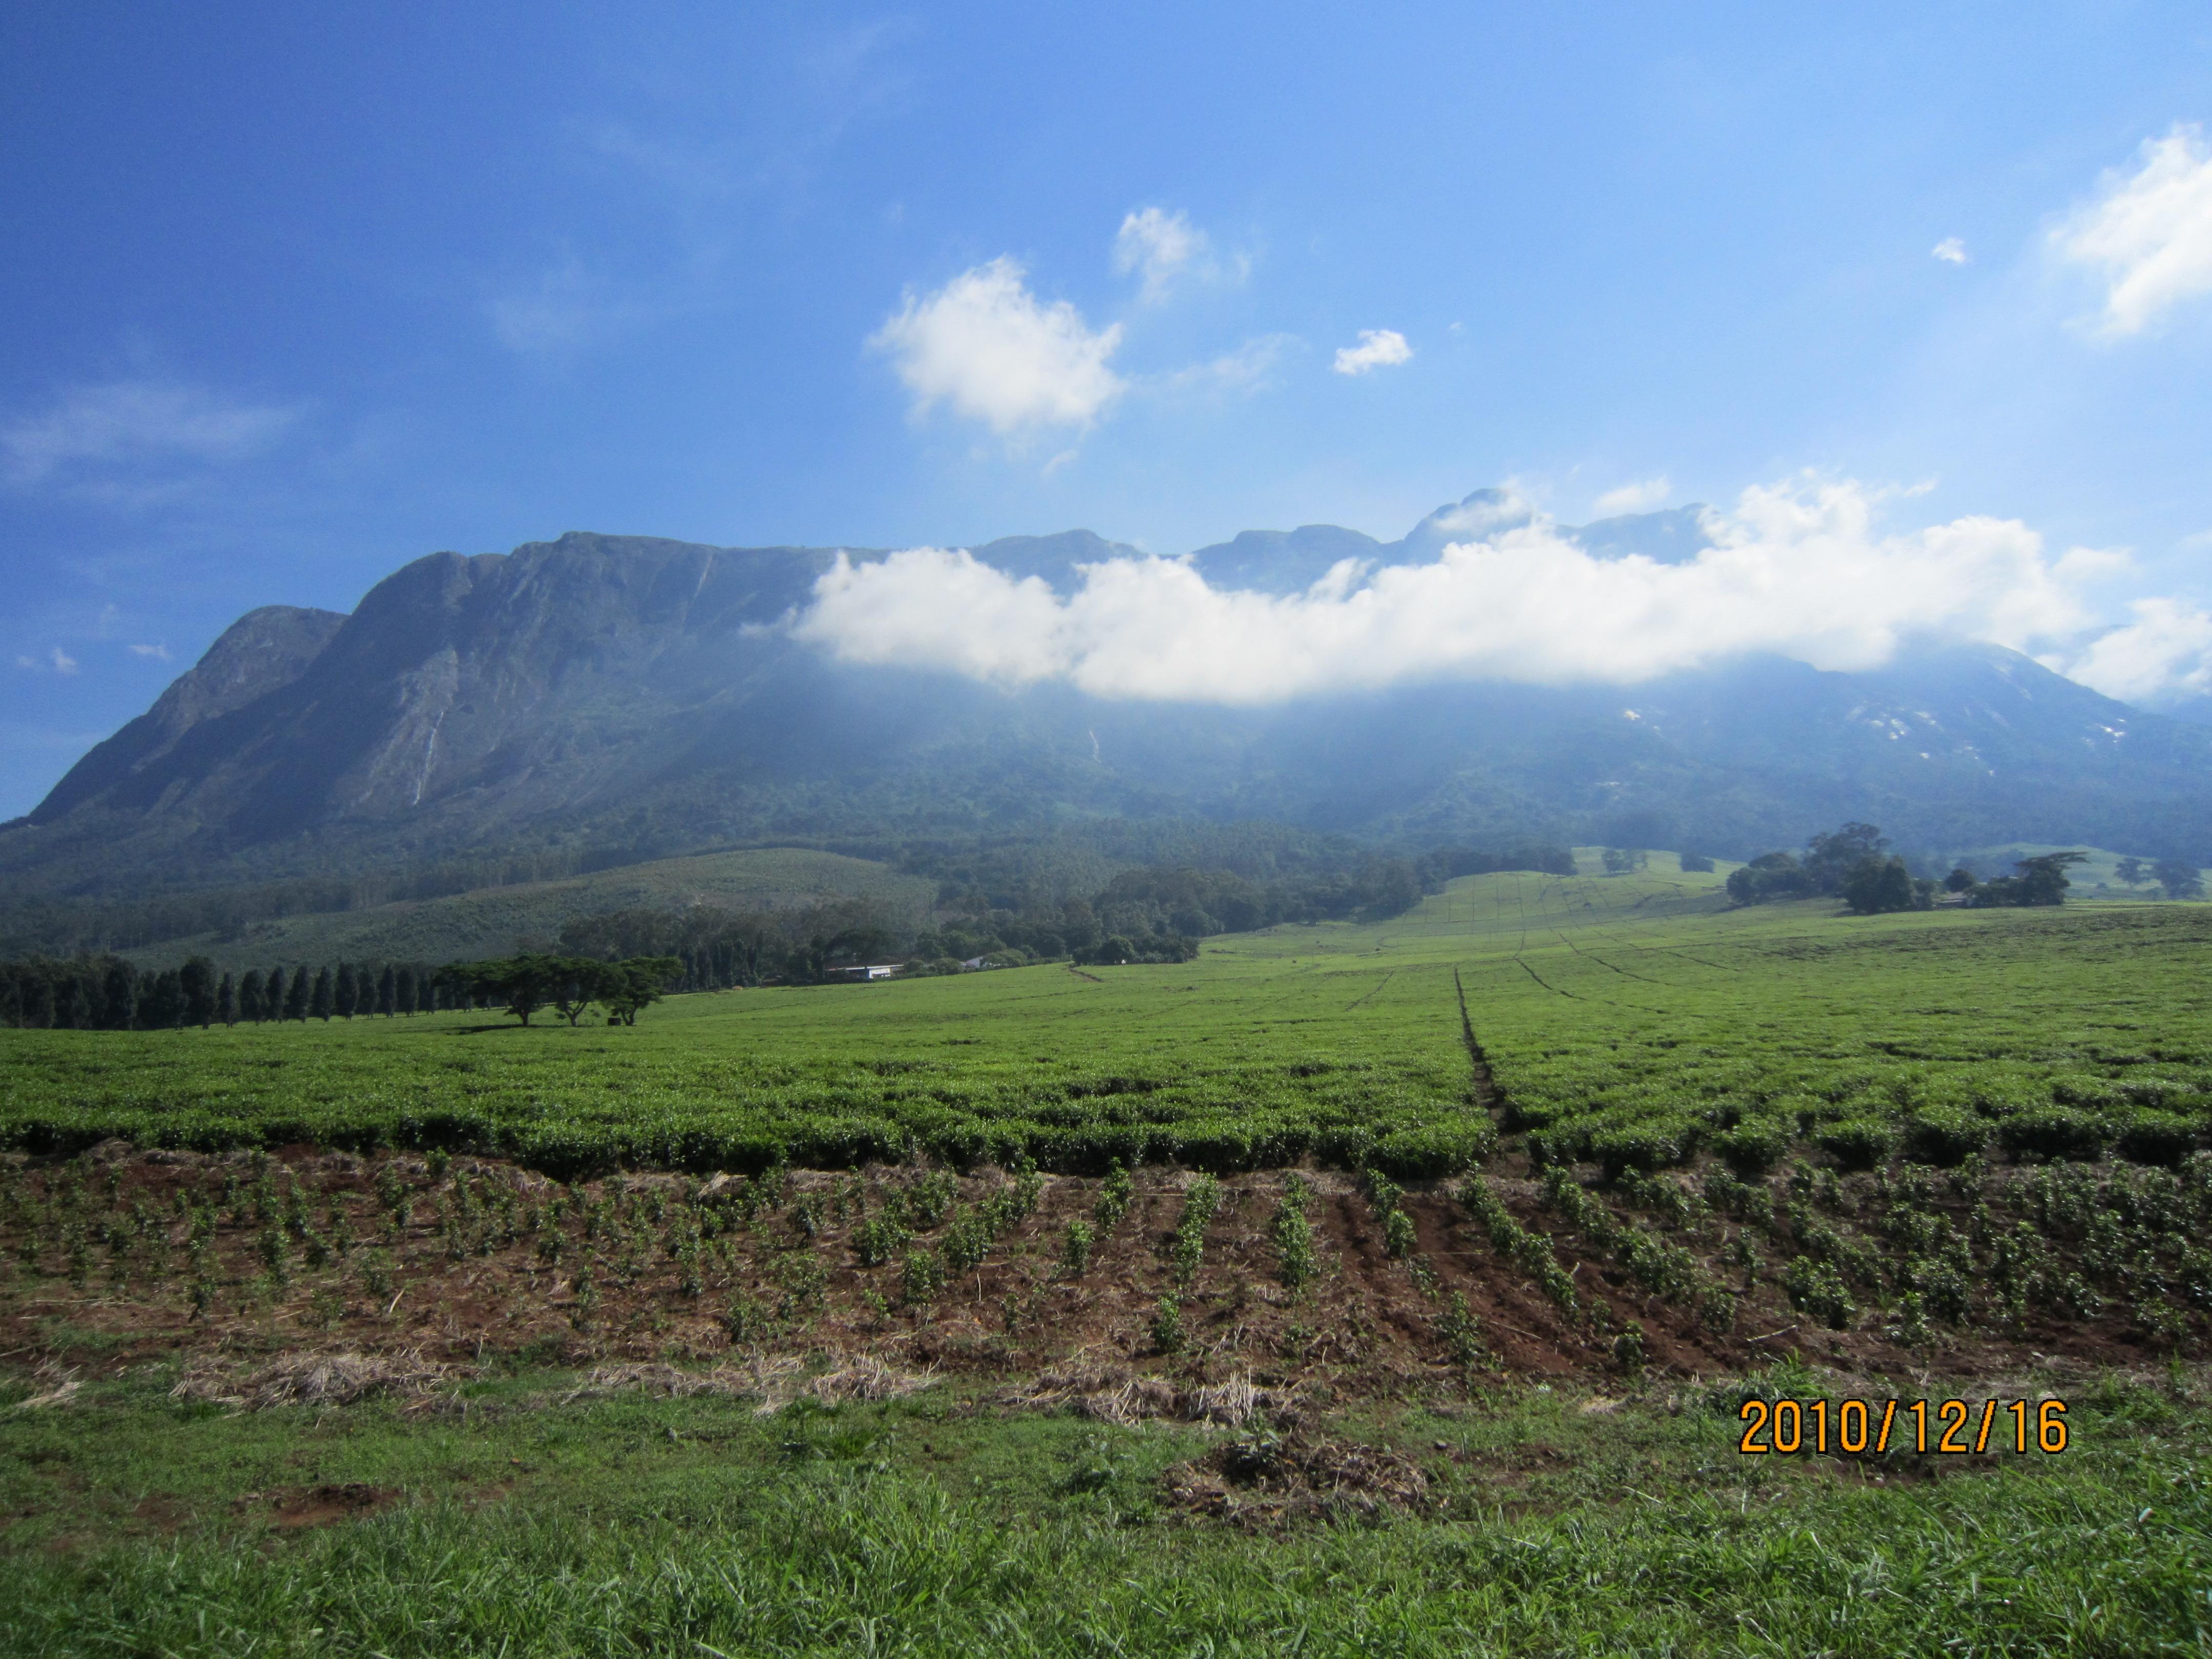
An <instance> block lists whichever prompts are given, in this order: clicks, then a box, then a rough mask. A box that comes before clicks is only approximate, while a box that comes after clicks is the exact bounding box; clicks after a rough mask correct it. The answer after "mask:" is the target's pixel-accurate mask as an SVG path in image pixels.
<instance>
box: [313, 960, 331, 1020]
mask: <svg viewBox="0 0 2212 1659" xmlns="http://www.w3.org/2000/svg"><path fill="white" fill-rule="evenodd" d="M336 1000H337V998H336V996H335V995H334V994H333V993H332V991H331V970H330V969H327V968H325V969H323V970H322V972H320V973H319V974H317V975H315V988H314V989H313V991H312V992H311V993H309V994H308V1005H307V1012H309V1013H311V1014H313V1016H314V1017H315V1018H317V1019H319V1020H324V1021H327V1020H328V1019H329V1018H330V1017H331V1010H332V1006H333V1005H334V1003H335V1002H336Z"/></svg>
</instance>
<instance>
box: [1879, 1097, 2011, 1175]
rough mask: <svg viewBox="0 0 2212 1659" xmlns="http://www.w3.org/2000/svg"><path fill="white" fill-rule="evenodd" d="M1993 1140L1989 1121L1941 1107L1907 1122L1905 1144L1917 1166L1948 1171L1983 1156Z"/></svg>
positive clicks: (1916, 1115)
mask: <svg viewBox="0 0 2212 1659" xmlns="http://www.w3.org/2000/svg"><path fill="white" fill-rule="evenodd" d="M1989 1138H1990V1126H1989V1121H1988V1120H1987V1119H1986V1118H1984V1117H1982V1116H1980V1115H1978V1114H1976V1113H1973V1112H1970V1111H1966V1110H1965V1109H1960V1108H1955V1107H1954V1108H1942V1107H1938V1108H1935V1109H1925V1110H1922V1111H1919V1112H1916V1113H1914V1114H1913V1115H1912V1116H1911V1117H1909V1118H1907V1119H1906V1120H1905V1131H1904V1134H1903V1137H1902V1143H1901V1144H1902V1147H1903V1151H1904V1153H1905V1157H1906V1158H1909V1159H1911V1161H1912V1162H1913V1163H1915V1164H1935V1165H1936V1167H1937V1168H1939V1169H1945V1170H1948V1169H1953V1168H1955V1167H1956V1166H1957V1165H1959V1164H1963V1163H1965V1162H1966V1159H1968V1158H1972V1156H1973V1155H1974V1154H1975V1153H1977V1152H1980V1151H1981V1150H1982V1148H1983V1146H1985V1145H1986V1144H1987V1143H1988V1141H1989Z"/></svg>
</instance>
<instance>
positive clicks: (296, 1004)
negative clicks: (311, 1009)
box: [284, 963, 313, 1025]
mask: <svg viewBox="0 0 2212 1659" xmlns="http://www.w3.org/2000/svg"><path fill="white" fill-rule="evenodd" d="M311 989H313V982H312V981H310V980H309V979H308V978H307V964H306V963H301V965H300V966H299V967H297V968H295V969H293V970H292V978H291V983H290V985H289V987H288V988H287V989H286V991H285V993H284V1018H287V1019H296V1020H298V1021H299V1022H300V1024H302V1025H305V1024H307V994H308V992H309V991H310V990H311Z"/></svg>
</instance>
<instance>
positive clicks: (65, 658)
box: [15, 646, 77, 674]
mask: <svg viewBox="0 0 2212 1659" xmlns="http://www.w3.org/2000/svg"><path fill="white" fill-rule="evenodd" d="M15 666H16V667H18V668H27V669H29V670H30V671H32V672H33V673H34V674H74V673H76V669H77V661H76V658H75V657H72V656H71V655H70V653H68V652H66V651H64V650H63V649H62V648H61V647H59V646H55V647H53V648H52V650H50V651H48V652H47V653H46V655H45V656H43V657H27V656H21V655H18V656H17V657H16V659H15Z"/></svg>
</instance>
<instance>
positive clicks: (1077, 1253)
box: [1060, 1218, 1092, 1279]
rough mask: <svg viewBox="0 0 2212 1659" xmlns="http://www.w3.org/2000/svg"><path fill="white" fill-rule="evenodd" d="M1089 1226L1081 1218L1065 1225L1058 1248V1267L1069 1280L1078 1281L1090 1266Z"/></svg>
mask: <svg viewBox="0 0 2212 1659" xmlns="http://www.w3.org/2000/svg"><path fill="white" fill-rule="evenodd" d="M1091 1237H1092V1236H1091V1224H1090V1223H1089V1222H1087V1221H1085V1220H1083V1219H1082V1218H1076V1219H1074V1220H1073V1221H1070V1222H1069V1223H1068V1224H1067V1231H1066V1233H1065V1234H1064V1235H1063V1236H1062V1237H1061V1239H1060V1269H1061V1271H1062V1272H1064V1273H1066V1275H1067V1276H1068V1277H1069V1278H1070V1279H1080V1278H1082V1277H1083V1274H1084V1270H1085V1268H1087V1267H1090V1265H1091Z"/></svg>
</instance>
